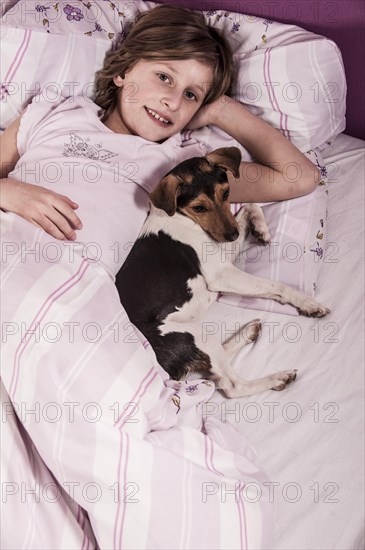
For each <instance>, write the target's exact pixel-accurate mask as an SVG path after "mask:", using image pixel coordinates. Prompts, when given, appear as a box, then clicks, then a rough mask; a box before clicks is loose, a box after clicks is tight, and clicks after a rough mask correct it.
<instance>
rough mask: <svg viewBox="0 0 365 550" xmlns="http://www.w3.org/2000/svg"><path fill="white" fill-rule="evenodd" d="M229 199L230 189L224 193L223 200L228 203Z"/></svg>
mask: <svg viewBox="0 0 365 550" xmlns="http://www.w3.org/2000/svg"><path fill="white" fill-rule="evenodd" d="M228 197H229V189H227V190H226V191H225V192H224V193H223V197H222V198H223V200H224V201H226V200H227V199H228Z"/></svg>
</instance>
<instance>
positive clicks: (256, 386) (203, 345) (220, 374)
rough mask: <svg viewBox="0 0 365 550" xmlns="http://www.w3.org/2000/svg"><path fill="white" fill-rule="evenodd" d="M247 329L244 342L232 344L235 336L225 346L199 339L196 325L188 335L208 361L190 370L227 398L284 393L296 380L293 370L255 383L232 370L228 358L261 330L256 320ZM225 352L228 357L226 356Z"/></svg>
mask: <svg viewBox="0 0 365 550" xmlns="http://www.w3.org/2000/svg"><path fill="white" fill-rule="evenodd" d="M245 327H246V328H247V331H246V335H245V338H243V339H242V338H241V339H240V340H238V342H237V341H235V338H234V337H235V334H233V336H232V337H231V338H229V340H228V341H226V342H225V343H224V344H221V342H220V341H219V340H218V339H216V338H213V339H209V341H208V340H207V339H206V338H202V330H201V327H200V328H199V325H198V324H194V325H191V326H190V327H189V331H190V332H191V333H195V334H194V340H195V344H196V346H197V347H198V348H199V349H200V350H201V351H202V352H203V353H204V354H205V355H206V357H208V358H209V361H208V362H205V363H204V364H203V363H200V364H197V365H196V366H195V368H191V370H192V371H195V370H198V371H200V372H201V373H202V374H203V376H204V377H207V378H209V379H211V380H213V382H215V384H216V387H217V389H218V390H222V391H223V392H224V393H225V395H226V396H227V397H243V396H245V395H254V394H255V393H259V392H262V391H265V390H270V389H272V390H283V389H284V388H285V387H286V385H287V384H289V383H290V382H292V381H293V380H295V378H296V370H287V371H282V372H278V373H275V374H271V375H269V376H265V377H264V378H259V379H258V380H243V379H242V378H241V377H240V376H239V375H238V374H237V373H236V372H235V371H234V369H233V368H232V366H231V364H230V361H229V356H232V355H233V354H235V353H237V351H239V349H240V348H241V347H242V346H243V345H245V344H248V343H250V342H253V341H254V340H255V338H257V337H258V335H259V334H260V330H261V324H260V322H259V321H258V320H257V319H255V320H254V321H251V323H247V324H246V325H244V326H243V327H241V329H240V331H242V328H245ZM227 352H228V353H227Z"/></svg>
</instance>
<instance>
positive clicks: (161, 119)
mask: <svg viewBox="0 0 365 550" xmlns="http://www.w3.org/2000/svg"><path fill="white" fill-rule="evenodd" d="M147 111H148V112H149V113H150V115H152V116H153V117H155V118H157V120H160V121H161V122H164V123H165V124H169V121H168V120H166V119H165V118H162V117H160V116H159V115H158V114H157V113H155V111H151V109H147Z"/></svg>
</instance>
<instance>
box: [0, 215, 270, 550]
mask: <svg viewBox="0 0 365 550" xmlns="http://www.w3.org/2000/svg"><path fill="white" fill-rule="evenodd" d="M55 243H56V241H54V240H53V239H52V238H51V237H49V236H48V235H46V234H44V233H43V232H41V231H40V230H38V229H37V228H35V227H33V226H32V225H31V224H29V223H28V222H26V221H24V220H22V219H21V218H19V217H17V216H16V215H12V214H3V215H2V270H1V285H2V286H1V291H2V297H3V300H2V311H1V315H2V357H1V361H2V384H3V386H2V413H3V418H2V422H3V423H2V428H3V448H4V452H3V465H2V490H3V494H2V505H3V529H2V547H3V548H8V549H10V548H37V549H40V548H72V549H76V548H80V549H86V548H88V549H91V548H97V547H100V548H105V549H106V548H108V549H110V548H120V549H121V548H125V549H127V548H128V549H131V548H135V549H143V548H154V549H155V548H169V549H173V548H184V549H185V548H211V549H213V548H214V549H218V548H227V549H228V548H229V549H233V548H241V549H247V548H250V549H253V548H268V547H270V546H269V545H270V533H271V524H272V510H271V506H272V505H270V503H269V494H268V488H269V487H268V484H267V480H266V477H265V474H264V473H263V471H262V469H261V468H260V466H259V465H258V463H257V460H256V458H255V454H254V452H253V451H252V449H251V448H250V447H249V445H248V443H247V442H246V441H245V440H244V439H243V437H242V436H241V435H240V434H239V433H238V432H236V431H235V429H234V428H233V427H232V426H230V425H229V424H224V423H221V422H220V421H218V420H217V419H216V418H213V417H212V416H210V415H209V414H208V411H209V409H208V407H207V405H206V402H207V401H208V399H209V398H210V396H211V395H212V393H213V391H214V385H213V384H212V383H211V382H209V381H206V380H195V381H189V382H182V383H177V382H173V381H169V380H167V379H166V374H165V373H164V372H163V371H161V369H160V368H159V366H158V365H157V363H156V361H155V357H154V354H153V352H152V350H151V348H150V347H149V345H148V344H147V343H146V342H144V341H143V338H142V337H141V336H140V335H139V334H137V332H136V331H135V330H134V328H133V326H132V325H131V324H130V323H129V321H128V318H127V317H126V314H125V312H124V310H123V309H122V307H121V305H120V303H119V300H118V296H117V292H116V290H115V287H114V284H113V281H112V280H111V278H110V277H109V275H108V274H107V273H106V272H105V271H104V269H103V268H102V267H100V266H98V265H96V264H94V263H92V262H90V261H88V260H87V258H84V257H82V254H78V253H77V251H76V253H75V254H74V256H73V258H72V261H70V260H69V259H67V257H66V256H65V255H64V256H62V259H58V260H57V261H54V257H52V255H51V250H52V246H55ZM56 244H59V243H56ZM52 258H53V259H52ZM15 518H16V519H15Z"/></svg>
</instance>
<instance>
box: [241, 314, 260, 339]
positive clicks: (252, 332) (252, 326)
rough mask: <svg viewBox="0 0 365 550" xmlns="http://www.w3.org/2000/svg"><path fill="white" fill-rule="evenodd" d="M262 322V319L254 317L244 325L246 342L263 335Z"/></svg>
mask: <svg viewBox="0 0 365 550" xmlns="http://www.w3.org/2000/svg"><path fill="white" fill-rule="evenodd" d="M261 332H262V324H261V321H260V319H253V321H250V322H249V323H247V325H245V326H244V327H243V336H244V339H245V341H246V342H248V343H251V342H256V340H258V338H259V337H260V336H261Z"/></svg>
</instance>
